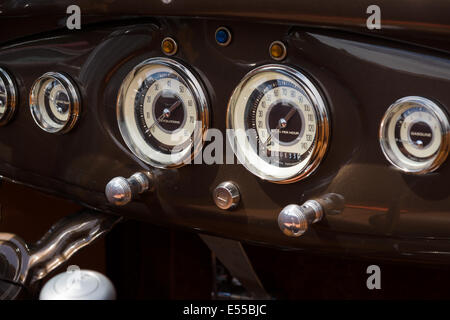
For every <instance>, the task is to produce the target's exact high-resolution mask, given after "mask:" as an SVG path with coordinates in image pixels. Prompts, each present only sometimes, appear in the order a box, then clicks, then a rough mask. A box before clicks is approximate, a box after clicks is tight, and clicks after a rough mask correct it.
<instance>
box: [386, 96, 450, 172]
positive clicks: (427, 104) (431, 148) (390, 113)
mask: <svg viewBox="0 0 450 320" xmlns="http://www.w3.org/2000/svg"><path fill="white" fill-rule="evenodd" d="M379 135H380V144H381V149H382V150H383V153H384V155H385V156H386V158H387V159H388V160H389V162H391V163H392V164H393V165H394V166H395V167H397V168H398V169H400V170H402V171H404V172H409V173H416V174H423V173H427V172H431V171H434V170H436V169H437V168H438V167H439V166H440V165H441V164H442V163H443V162H444V161H445V159H446V158H447V155H448V151H449V141H450V140H449V139H450V126H449V121H448V118H447V115H446V113H445V112H444V111H443V109H442V108H441V107H439V106H438V105H437V104H436V103H434V102H433V101H430V100H428V99H426V98H423V97H414V96H411V97H405V98H402V99H399V100H397V101H396V102H394V104H392V105H391V106H390V107H389V109H388V110H387V111H386V113H385V115H384V117H383V121H382V122H381V126H380V134H379Z"/></svg>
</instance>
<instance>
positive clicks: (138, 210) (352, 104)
mask: <svg viewBox="0 0 450 320" xmlns="http://www.w3.org/2000/svg"><path fill="white" fill-rule="evenodd" d="M220 26H226V27H227V28H229V29H230V30H231V31H232V32H233V41H232V43H231V44H230V45H229V46H226V47H223V46H218V45H217V43H216V42H215V39H214V33H215V30H216V29H217V28H218V27H220ZM167 36H171V37H173V38H174V39H176V40H177V42H178V45H179V49H178V52H177V54H176V55H175V56H173V57H172V58H173V59H174V60H176V61H178V62H181V63H183V64H184V65H186V66H189V68H190V69H191V70H192V71H193V72H194V73H195V74H196V75H197V76H198V77H199V78H200V79H201V81H202V82H203V84H204V86H205V88H206V91H207V93H208V99H209V103H210V109H211V120H210V126H211V127H212V128H217V129H219V130H220V131H222V132H225V128H226V127H225V125H226V112H227V104H228V100H229V98H230V96H231V94H232V92H233V90H234V88H235V87H236V85H237V84H238V83H239V82H240V80H241V79H242V77H243V76H244V75H245V74H247V73H248V72H249V71H251V70H252V69H254V68H255V67H258V66H262V65H265V64H270V63H274V61H273V60H271V59H270V57H269V55H268V46H269V44H270V43H271V42H272V41H274V40H280V41H283V42H284V43H286V45H287V48H288V55H287V57H286V59H285V60H284V61H282V62H281V64H283V65H286V66H290V67H293V68H296V69H298V70H301V71H302V72H303V73H305V74H307V75H308V76H309V77H310V79H311V80H312V81H313V82H314V83H315V85H316V86H317V87H319V88H320V90H321V92H322V93H323V95H324V98H325V100H326V102H327V105H328V108H329V114H330V118H331V119H330V123H331V140H330V144H329V148H328V150H327V154H326V157H325V159H324V160H323V161H322V163H321V164H320V166H319V167H318V169H317V170H316V171H315V172H314V173H313V174H312V175H311V176H309V177H307V178H306V179H304V180H302V181H300V182H296V183H293V184H285V185H282V184H274V183H270V182H267V181H264V180H261V179H260V178H258V177H256V176H254V175H252V174H251V173H250V172H249V171H247V170H246V169H245V168H244V167H243V166H242V165H239V164H232V165H227V164H212V165H206V164H204V163H203V164H191V165H187V166H184V167H181V168H177V169H152V168H150V167H149V166H148V165H146V164H145V163H143V162H142V161H141V160H139V159H138V158H137V157H135V156H134V155H133V154H132V153H131V152H130V151H129V150H128V148H127V147H126V145H125V143H124V140H123V139H122V137H121V134H120V132H119V129H118V125H117V119H116V102H117V96H118V92H119V88H120V85H121V83H122V81H123V79H124V78H125V76H126V75H127V74H128V73H129V72H130V71H131V70H132V69H133V68H134V67H135V66H136V65H137V64H139V63H140V62H142V61H144V60H145V59H148V58H152V57H160V56H163V53H162V52H161V49H160V45H161V41H162V39H163V38H165V37H167ZM0 49H1V50H0V66H1V67H2V68H5V69H6V70H8V72H10V74H11V75H12V76H13V77H14V79H15V80H16V82H17V87H18V91H19V93H18V96H19V104H18V106H17V113H16V115H15V118H14V119H13V121H12V122H11V123H9V124H8V125H7V126H3V127H0V175H2V176H5V177H6V178H9V179H13V180H16V181H18V182H21V183H25V184H28V185H32V186H34V187H36V188H40V189H44V190H46V191H48V192H52V193H56V194H58V195H61V196H64V197H68V198H71V199H73V200H76V201H79V202H81V203H83V204H84V205H87V206H90V207H94V208H97V209H100V210H105V211H109V212H115V213H117V214H121V215H125V216H128V217H132V218H138V219H141V220H146V221H150V222H153V223H157V224H172V225H175V226H180V227H185V228H189V229H192V230H196V231H201V232H206V233H211V234H216V235H220V236H225V237H231V238H235V239H241V240H246V241H251V242H256V243H262V244H265V245H271V246H281V247H287V248H300V249H305V248H314V249H316V250H332V251H337V252H342V251H346V252H347V251H349V252H355V253H358V254H364V255H366V254H367V255H369V254H372V255H381V254H384V255H388V254H391V255H392V256H394V257H402V254H404V255H403V257H408V258H409V259H423V260H428V259H435V260H437V261H439V260H440V259H441V257H443V256H445V253H446V252H449V250H450V246H448V244H447V242H448V241H447V239H448V238H449V237H450V228H449V227H448V225H449V223H450V212H449V208H450V198H449V194H448V193H449V189H448V188H447V187H446V182H447V180H448V178H449V175H450V172H449V166H448V164H444V165H443V166H442V167H441V168H439V169H438V170H437V171H436V172H434V173H431V174H426V175H423V176H417V175H408V174H405V173H401V172H400V171H398V170H395V169H394V168H392V166H390V164H389V162H388V161H387V160H386V159H385V157H384V155H383V153H382V151H381V149H380V146H379V141H378V129H379V125H380V122H381V120H382V117H383V115H384V113H385V111H386V109H387V108H388V107H389V105H391V104H392V103H393V102H394V101H396V100H397V99H399V98H401V97H405V96H413V95H418V96H423V97H428V98H431V99H433V100H434V101H437V102H439V104H440V105H442V106H444V107H445V108H447V111H448V107H447V106H450V96H449V94H448V89H447V88H448V85H449V80H450V73H448V70H450V68H449V67H450V60H449V59H448V57H446V55H444V54H442V53H440V52H438V51H433V50H431V49H424V48H420V47H415V46H412V45H407V44H403V43H400V42H394V41H390V40H385V39H380V38H376V37H370V36H366V35H360V34H353V33H349V32H340V31H333V30H324V29H314V28H306V27H299V26H292V25H287V24H275V23H260V22H240V21H234V20H216V19H211V20H210V19H204V18H201V19H200V18H196V19H194V18H182V19H170V18H165V19H157V18H155V19H149V20H146V21H143V20H139V21H137V22H136V23H129V24H117V25H115V24H105V25H101V24H97V25H94V26H92V27H86V28H83V29H82V30H81V31H77V32H68V31H57V32H50V33H48V34H46V35H45V36H44V35H43V36H42V37H39V36H37V37H35V38H33V39H23V40H20V41H17V42H15V43H14V42H9V43H8V44H6V45H4V46H3V47H2V48H0ZM48 71H56V72H61V73H65V74H68V75H69V76H70V77H71V79H73V81H74V82H75V84H76V85H77V86H78V88H79V90H80V95H81V101H82V105H83V108H82V111H81V115H80V118H79V121H78V123H77V125H76V127H75V128H74V129H73V130H72V131H71V132H69V133H67V134H64V135H52V134H48V133H46V132H43V131H42V130H40V128H39V127H37V126H36V125H35V123H34V121H33V119H32V116H31V114H30V111H29V106H28V94H29V91H30V89H31V86H32V84H33V83H34V81H35V80H36V79H37V78H38V77H40V76H41V75H42V74H44V73H46V72H48ZM224 144H225V140H224ZM224 148H225V145H224ZM141 170H153V171H154V173H155V176H156V178H157V188H156V192H155V193H148V194H145V195H142V196H141V197H140V199H138V200H137V201H135V202H133V203H130V204H129V205H127V206H125V207H122V208H115V207H112V206H110V205H108V204H107V201H106V198H105V196H104V188H105V185H106V184H107V182H108V181H109V180H110V179H111V178H113V177H115V176H126V177H128V176H130V175H131V174H132V173H134V172H137V171H141ZM223 181H233V182H234V183H235V184H236V185H237V186H238V187H239V190H240V192H241V202H240V204H239V206H238V207H237V208H236V210H233V211H227V212H225V211H222V210H220V209H218V208H217V207H216V206H215V204H214V202H213V199H212V192H213V189H214V188H215V187H216V186H217V185H218V184H220V183H221V182H223ZM331 192H332V193H338V194H340V195H342V196H343V197H344V198H345V209H344V211H343V212H342V213H341V214H340V215H336V216H327V217H326V218H325V220H323V221H322V222H321V223H319V224H316V225H314V227H313V228H311V230H309V231H308V232H307V233H305V234H304V235H303V236H302V237H301V238H296V239H291V238H287V237H286V236H285V235H283V234H282V233H281V231H280V230H279V228H278V224H277V217H278V213H279V212H280V210H281V209H282V208H283V207H284V206H286V205H288V204H292V203H295V204H301V203H303V202H305V201H306V200H308V199H312V198H315V197H320V196H322V195H324V194H326V193H331ZM432 252H434V254H431V253H432ZM439 253H442V254H439Z"/></svg>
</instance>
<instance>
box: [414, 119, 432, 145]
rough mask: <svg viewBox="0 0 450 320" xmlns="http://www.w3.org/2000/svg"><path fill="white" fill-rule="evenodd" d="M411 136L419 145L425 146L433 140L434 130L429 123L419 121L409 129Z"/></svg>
mask: <svg viewBox="0 0 450 320" xmlns="http://www.w3.org/2000/svg"><path fill="white" fill-rule="evenodd" d="M409 138H410V139H411V141H412V142H413V143H414V144H415V145H416V146H417V147H419V148H424V147H426V146H428V145H429V144H430V143H431V141H432V140H433V131H432V129H431V127H430V126H429V125H428V124H427V123H425V122H423V121H419V122H416V123H414V124H413V125H412V126H411V128H410V129H409Z"/></svg>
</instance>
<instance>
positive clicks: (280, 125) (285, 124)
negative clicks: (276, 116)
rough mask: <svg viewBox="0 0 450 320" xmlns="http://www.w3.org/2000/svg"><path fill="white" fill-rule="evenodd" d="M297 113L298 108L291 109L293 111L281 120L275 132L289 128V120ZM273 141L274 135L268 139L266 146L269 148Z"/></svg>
mask: <svg viewBox="0 0 450 320" xmlns="http://www.w3.org/2000/svg"><path fill="white" fill-rule="evenodd" d="M295 111H297V110H296V108H295V107H291V109H290V110H289V112H288V113H287V114H286V116H285V117H284V118H281V119H280V120H279V121H278V125H277V126H276V128H275V130H279V129H281V128H286V126H287V124H288V121H289V120H290V119H291V118H292V116H293V115H294V114H295ZM271 140H272V135H270V136H269V137H268V138H267V140H266V142H265V145H266V146H267V145H268V144H269V143H270V141H271Z"/></svg>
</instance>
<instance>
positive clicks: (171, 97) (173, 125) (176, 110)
mask: <svg viewBox="0 0 450 320" xmlns="http://www.w3.org/2000/svg"><path fill="white" fill-rule="evenodd" d="M154 110H155V117H156V119H159V121H158V125H159V126H160V127H162V128H163V129H164V130H167V131H175V130H177V129H179V128H180V127H182V126H183V123H184V119H185V111H184V106H183V102H182V101H181V100H180V98H179V97H178V96H176V95H175V94H173V93H171V92H169V91H164V92H163V93H161V94H160V95H159V96H158V98H157V99H156V101H155V109H154Z"/></svg>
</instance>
